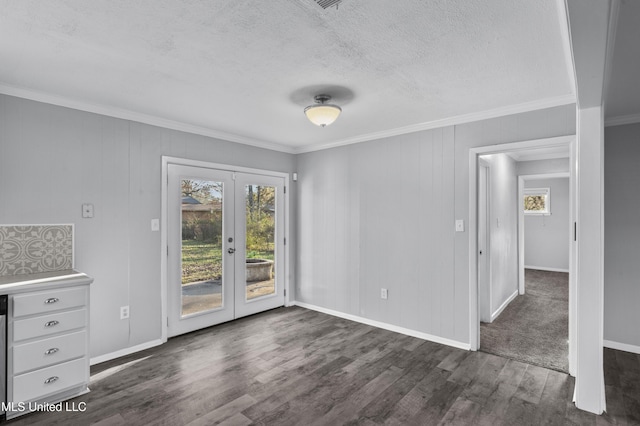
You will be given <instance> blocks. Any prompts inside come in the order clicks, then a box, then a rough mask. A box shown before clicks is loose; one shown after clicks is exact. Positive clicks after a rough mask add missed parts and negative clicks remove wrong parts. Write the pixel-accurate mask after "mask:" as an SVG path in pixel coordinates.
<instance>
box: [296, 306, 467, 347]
mask: <svg viewBox="0 0 640 426" xmlns="http://www.w3.org/2000/svg"><path fill="white" fill-rule="evenodd" d="M290 306H300V307H301V308H305V309H311V310H312V311H317V312H322V313H323V314H327V315H332V316H334V317H338V318H343V319H346V320H349V321H355V322H359V323H361V324H366V325H370V326H372V327H377V328H382V329H383V330H389V331H393V332H395V333H400V334H405V335H407V336H412V337H417V338H418V339H423V340H428V341H430V342H435V343H440V344H442V345H447V346H452V347H454V348H458V349H464V350H466V351H468V350H469V349H470V347H469V344H468V343H464V342H458V341H457V340H451V339H447V338H445V337H439V336H434V335H432V334H427V333H422V332H420V331H415V330H411V329H409V328H404V327H399V326H397V325H392V324H388V323H386V322H380V321H375V320H371V319H368V318H363V317H360V316H357V315H351V314H346V313H344V312H339V311H334V310H333V309H327V308H323V307H321V306H316V305H311V304H308V303H303V302H297V301H294V302H291V304H290Z"/></svg>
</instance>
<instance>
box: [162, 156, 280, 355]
mask: <svg viewBox="0 0 640 426" xmlns="http://www.w3.org/2000/svg"><path fill="white" fill-rule="evenodd" d="M169 164H178V165H183V166H193V167H203V168H209V169H217V170H225V171H229V172H237V173H251V174H255V175H264V176H275V177H280V178H284V185H285V193H284V237H285V241H287V244H286V245H285V247H284V271H285V273H284V288H285V298H284V304H285V306H289V305H290V300H289V296H290V294H291V292H290V291H289V284H290V279H289V278H290V265H291V261H290V259H291V250H290V249H289V247H291V244H290V243H289V241H291V240H290V238H289V192H290V191H287V190H286V188H288V187H290V180H289V173H283V172H275V171H271V170H263V169H253V168H249V167H239V166H233V165H229V164H220V163H210V162H208V161H201V160H191V159H187V158H179V157H170V156H165V155H163V156H162V192H161V197H162V200H161V202H162V210H161V217H160V268H161V271H160V291H161V296H160V298H161V321H162V335H161V339H162V342H163V343H164V342H166V341H167V328H168V325H167V322H168V307H167V266H168V262H167V249H168V248H167V229H168V220H167V213H168V208H169V200H168V197H167V189H168V179H169V175H168V166H169Z"/></svg>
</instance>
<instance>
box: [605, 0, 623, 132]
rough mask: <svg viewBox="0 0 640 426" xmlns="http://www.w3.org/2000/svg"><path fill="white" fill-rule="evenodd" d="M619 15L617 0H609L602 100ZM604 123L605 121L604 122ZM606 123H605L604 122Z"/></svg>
mask: <svg viewBox="0 0 640 426" xmlns="http://www.w3.org/2000/svg"><path fill="white" fill-rule="evenodd" d="M619 15H620V2H619V0H610V6H609V25H608V28H607V47H606V48H605V52H606V53H605V59H604V81H603V84H602V101H603V104H604V102H606V101H607V98H608V94H609V88H610V87H611V86H610V84H611V73H612V71H611V70H612V69H613V52H614V47H615V45H616V34H617V32H618V16H619ZM605 123H606V122H605ZM605 125H606V124H605Z"/></svg>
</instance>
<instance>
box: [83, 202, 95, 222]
mask: <svg viewBox="0 0 640 426" xmlns="http://www.w3.org/2000/svg"><path fill="white" fill-rule="evenodd" d="M82 217H83V218H85V219H90V218H92V217H93V204H83V205H82Z"/></svg>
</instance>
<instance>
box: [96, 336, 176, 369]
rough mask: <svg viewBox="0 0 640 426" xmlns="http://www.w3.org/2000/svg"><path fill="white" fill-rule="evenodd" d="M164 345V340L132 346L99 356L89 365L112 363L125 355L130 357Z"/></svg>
mask: <svg viewBox="0 0 640 426" xmlns="http://www.w3.org/2000/svg"><path fill="white" fill-rule="evenodd" d="M163 343H164V342H163V341H162V339H158V340H152V341H150V342H145V343H141V344H139V345H136V346H131V347H130V348H124V349H120V350H119V351H115V352H111V353H108V354H104V355H98V356H97V357H94V358H91V360H90V361H89V364H90V365H95V364H100V363H101V362H106V361H111V360H112V359H116V358H120V357H122V356H125V355H130V354H133V353H136V352H140V351H143V350H145V349H149V348H153V347H154V346H160V345H161V344H163Z"/></svg>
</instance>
